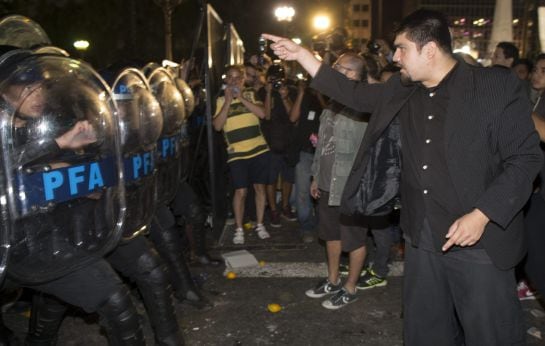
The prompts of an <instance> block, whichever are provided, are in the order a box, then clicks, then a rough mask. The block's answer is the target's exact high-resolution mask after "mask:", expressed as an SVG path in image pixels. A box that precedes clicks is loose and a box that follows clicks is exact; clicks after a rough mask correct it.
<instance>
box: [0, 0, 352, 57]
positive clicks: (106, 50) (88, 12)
mask: <svg viewBox="0 0 545 346" xmlns="http://www.w3.org/2000/svg"><path fill="white" fill-rule="evenodd" d="M343 2H344V0H329V1H318V0H297V1H293V2H292V3H291V5H292V6H293V7H295V10H296V15H295V17H294V20H293V22H292V23H291V24H289V26H287V27H286V26H284V24H283V23H279V22H277V21H276V19H275V17H274V8H275V7H276V6H278V5H284V4H290V3H289V2H281V1H278V0H274V1H273V0H211V1H210V2H209V3H210V4H211V5H212V6H213V7H214V8H215V9H216V11H217V12H218V14H219V15H220V17H222V19H223V20H224V22H225V23H228V22H232V23H234V25H235V26H236V28H237V31H238V32H239V34H240V36H241V38H242V39H243V41H244V42H245V47H246V51H247V52H248V53H252V52H255V51H256V50H257V40H258V37H259V34H260V33H261V32H271V33H275V34H283V33H284V32H286V31H287V32H288V33H289V34H290V36H299V37H302V38H303V39H304V40H306V42H308V40H309V39H310V37H311V36H312V35H313V34H315V33H316V32H315V31H313V29H312V27H311V18H312V16H313V15H314V14H315V13H316V12H317V11H328V12H330V13H331V14H332V17H333V20H334V23H333V25H342V23H341V22H340V18H341V4H342V3H343ZM199 7H200V6H199V2H198V1H197V0H185V1H183V2H182V4H181V5H179V6H178V7H177V8H176V9H175V11H174V13H173V46H174V60H176V61H179V60H181V59H182V58H186V57H188V56H189V54H190V51H191V47H192V43H193V41H194V38H195V33H196V28H197V27H198V25H197V23H198V18H199V13H200V8H199ZM0 11H1V14H2V15H3V16H4V15H7V14H21V15H24V16H28V17H30V18H31V19H33V20H35V21H36V22H38V23H39V24H40V25H41V26H42V27H43V28H44V30H45V31H46V32H47V34H48V35H49V36H50V38H51V41H52V42H53V44H54V45H56V46H59V47H61V48H63V49H65V50H67V51H69V52H70V53H71V54H72V55H74V56H79V57H81V55H78V54H79V53H78V52H77V51H75V49H74V48H73V46H72V43H73V42H74V41H75V40H76V39H86V40H88V41H89V42H90V43H91V46H90V48H89V49H88V51H87V52H86V53H85V56H84V57H83V58H84V59H85V60H87V61H89V62H90V63H92V64H94V65H95V66H96V67H98V68H101V67H105V66H107V65H109V64H112V63H115V62H116V61H119V60H123V59H138V60H142V61H159V60H161V59H163V57H164V39H163V25H164V24H163V23H164V22H163V14H162V10H161V8H160V7H158V6H157V5H156V4H155V3H154V1H153V0H39V1H28V0H0Z"/></svg>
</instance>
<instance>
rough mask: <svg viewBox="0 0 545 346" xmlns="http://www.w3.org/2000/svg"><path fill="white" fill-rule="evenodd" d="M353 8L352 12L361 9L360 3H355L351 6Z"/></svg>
mask: <svg viewBox="0 0 545 346" xmlns="http://www.w3.org/2000/svg"><path fill="white" fill-rule="evenodd" d="M352 8H353V9H354V12H359V11H361V7H360V4H356V5H354V6H353V7H352Z"/></svg>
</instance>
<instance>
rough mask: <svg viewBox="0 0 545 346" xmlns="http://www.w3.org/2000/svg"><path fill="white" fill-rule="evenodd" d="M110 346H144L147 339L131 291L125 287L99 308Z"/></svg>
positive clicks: (101, 322)
mask: <svg viewBox="0 0 545 346" xmlns="http://www.w3.org/2000/svg"><path fill="white" fill-rule="evenodd" d="M97 312H98V314H99V316H100V321H99V323H100V325H101V326H102V327H103V328H104V329H105V330H106V335H107V337H108V344H109V345H110V346H144V345H145V340H144V336H143V333H142V328H141V326H140V320H139V317H138V314H137V313H136V309H135V308H134V306H133V305H132V302H131V298H130V295H129V291H128V290H127V288H125V287H123V288H122V289H120V290H119V291H117V292H115V293H114V294H112V295H111V296H110V299H108V300H107V301H106V302H105V303H104V304H103V305H102V306H101V307H99V308H98V310H97Z"/></svg>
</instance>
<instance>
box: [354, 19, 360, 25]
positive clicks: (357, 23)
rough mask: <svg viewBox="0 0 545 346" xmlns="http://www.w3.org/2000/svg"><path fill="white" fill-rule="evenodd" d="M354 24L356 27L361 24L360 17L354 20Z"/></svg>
mask: <svg viewBox="0 0 545 346" xmlns="http://www.w3.org/2000/svg"><path fill="white" fill-rule="evenodd" d="M352 25H353V26H355V27H358V26H360V21H359V20H358V19H356V20H353V21H352Z"/></svg>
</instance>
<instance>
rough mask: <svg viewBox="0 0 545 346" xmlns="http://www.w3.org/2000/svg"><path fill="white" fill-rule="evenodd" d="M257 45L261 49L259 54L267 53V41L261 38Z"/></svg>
mask: <svg viewBox="0 0 545 346" xmlns="http://www.w3.org/2000/svg"><path fill="white" fill-rule="evenodd" d="M257 44H258V47H259V53H261V54H263V53H265V50H267V40H266V39H265V38H263V37H259V41H258V42H257Z"/></svg>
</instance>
